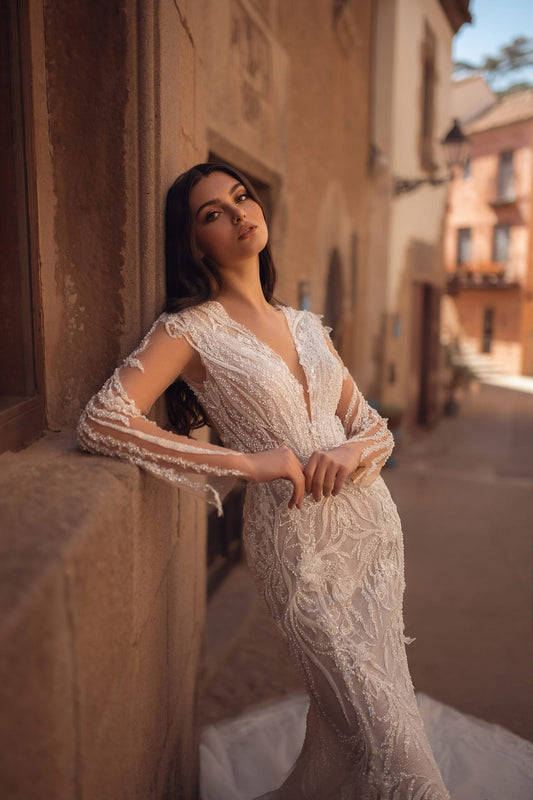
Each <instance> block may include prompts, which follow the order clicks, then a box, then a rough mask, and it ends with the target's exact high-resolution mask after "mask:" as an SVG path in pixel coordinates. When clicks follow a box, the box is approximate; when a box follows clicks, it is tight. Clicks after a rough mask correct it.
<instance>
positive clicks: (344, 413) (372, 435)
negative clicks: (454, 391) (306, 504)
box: [304, 335, 394, 500]
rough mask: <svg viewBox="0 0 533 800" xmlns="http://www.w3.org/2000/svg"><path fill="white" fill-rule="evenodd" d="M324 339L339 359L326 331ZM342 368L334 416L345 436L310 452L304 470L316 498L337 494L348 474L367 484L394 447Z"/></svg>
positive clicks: (383, 422)
mask: <svg viewBox="0 0 533 800" xmlns="http://www.w3.org/2000/svg"><path fill="white" fill-rule="evenodd" d="M326 342H327V345H328V347H329V349H330V350H331V352H332V353H333V354H334V356H335V357H336V358H337V359H338V360H339V361H341V359H340V356H339V355H338V353H337V352H336V350H335V348H334V347H333V344H332V342H331V340H330V338H329V336H327V335H326ZM341 364H342V362H341ZM343 369H344V381H343V385H342V391H341V396H340V400H339V403H338V406H337V416H338V417H339V418H340V419H341V420H342V423H343V427H344V431H345V433H346V439H347V440H346V443H345V444H342V445H340V446H339V447H336V448H334V449H333V450H329V451H327V452H316V453H313V455H312V456H311V458H310V459H309V462H308V463H307V465H306V467H305V470H304V475H305V486H306V491H307V492H312V493H313V496H314V497H315V499H316V500H319V499H320V497H321V496H322V495H324V496H326V497H327V496H328V495H330V494H333V495H336V494H338V493H339V492H340V490H341V488H342V486H343V484H344V483H345V481H346V480H347V479H348V478H352V479H353V480H354V483H357V484H359V485H361V486H365V487H366V486H370V485H371V484H372V483H373V482H374V481H375V479H376V478H377V477H378V475H379V473H380V471H381V468H382V467H383V465H384V464H385V462H386V461H387V459H388V458H389V456H390V454H391V453H392V449H393V447H394V439H393V436H392V434H391V432H390V431H389V429H388V427H387V420H386V419H384V418H383V417H380V415H379V414H378V412H377V411H376V410H375V409H373V408H372V407H371V406H370V405H369V404H368V403H367V401H366V400H365V398H364V397H363V395H362V393H361V392H360V391H359V389H358V388H357V386H356V384H355V381H354V380H353V378H352V376H351V375H350V373H349V372H348V370H347V369H346V367H344V365H343Z"/></svg>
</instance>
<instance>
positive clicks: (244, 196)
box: [235, 192, 249, 203]
mask: <svg viewBox="0 0 533 800" xmlns="http://www.w3.org/2000/svg"><path fill="white" fill-rule="evenodd" d="M248 197H249V195H248V193H247V192H240V193H239V194H238V195H237V197H236V198H235V199H236V201H237V202H238V203H242V201H243V200H247V199H248Z"/></svg>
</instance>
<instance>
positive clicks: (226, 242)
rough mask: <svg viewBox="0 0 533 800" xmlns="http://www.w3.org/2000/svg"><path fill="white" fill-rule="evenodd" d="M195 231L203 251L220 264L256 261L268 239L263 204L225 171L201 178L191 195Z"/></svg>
mask: <svg viewBox="0 0 533 800" xmlns="http://www.w3.org/2000/svg"><path fill="white" fill-rule="evenodd" d="M189 207H190V209H191V217H192V226H193V234H194V239H195V242H196V246H197V247H198V250H199V252H200V255H201V256H202V257H203V256H207V257H208V258H209V259H210V260H212V261H213V262H214V263H215V264H217V265H218V266H219V267H230V266H231V265H232V264H238V263H241V262H243V261H253V260H255V261H256V262H257V257H258V255H259V253H260V252H261V250H262V249H263V248H264V247H265V245H266V243H267V241H268V229H267V226H266V222H265V218H264V216H263V212H262V210H261V207H260V206H259V205H258V204H257V203H256V202H255V200H253V199H252V198H251V197H250V195H249V194H248V192H247V191H246V189H245V187H244V186H243V184H242V183H240V182H239V181H238V179H237V178H235V177H234V176H233V175H228V173H226V172H212V173H211V174H210V175H206V176H205V178H202V179H201V180H200V181H198V183H197V184H196V185H195V186H194V187H193V189H192V190H191V194H190V197H189Z"/></svg>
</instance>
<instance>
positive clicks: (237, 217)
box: [233, 206, 246, 225]
mask: <svg viewBox="0 0 533 800" xmlns="http://www.w3.org/2000/svg"><path fill="white" fill-rule="evenodd" d="M245 217H246V214H245V213H244V210H243V209H242V208H241V207H240V206H236V207H235V209H234V211H233V224H234V225H236V224H237V223H239V222H242V221H243V219H245Z"/></svg>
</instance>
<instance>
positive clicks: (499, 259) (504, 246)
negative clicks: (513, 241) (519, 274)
mask: <svg viewBox="0 0 533 800" xmlns="http://www.w3.org/2000/svg"><path fill="white" fill-rule="evenodd" d="M510 238H511V226H510V225H495V226H494V231H493V235H492V260H493V261H494V262H495V263H497V264H506V263H507V261H508V260H509V240H510Z"/></svg>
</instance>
